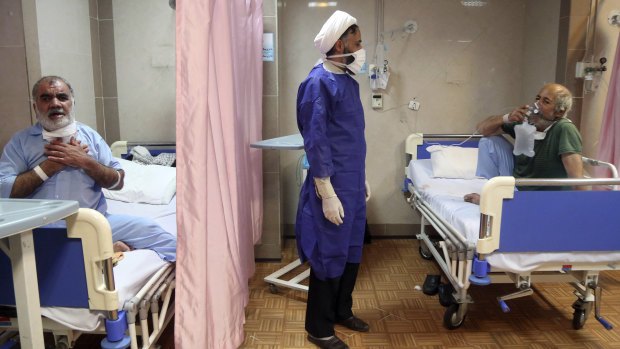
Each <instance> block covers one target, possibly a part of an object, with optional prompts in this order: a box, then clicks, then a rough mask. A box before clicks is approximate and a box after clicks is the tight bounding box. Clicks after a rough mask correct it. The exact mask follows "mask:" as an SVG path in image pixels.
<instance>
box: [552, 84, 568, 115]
mask: <svg viewBox="0 0 620 349" xmlns="http://www.w3.org/2000/svg"><path fill="white" fill-rule="evenodd" d="M572 107H573V96H572V95H571V93H570V91H569V90H568V89H566V88H564V89H563V90H562V91H559V92H558V93H557V94H556V95H555V110H554V112H559V111H560V110H564V114H563V115H562V117H566V114H568V112H569V111H570V110H571V108H572Z"/></svg>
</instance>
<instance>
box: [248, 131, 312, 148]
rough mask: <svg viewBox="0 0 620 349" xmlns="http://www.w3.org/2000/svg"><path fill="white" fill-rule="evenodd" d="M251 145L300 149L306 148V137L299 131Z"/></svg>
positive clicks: (251, 145)
mask: <svg viewBox="0 0 620 349" xmlns="http://www.w3.org/2000/svg"><path fill="white" fill-rule="evenodd" d="M250 147H252V148H260V149H278V150H300V149H303V148H304V139H303V138H302V137H301V134H299V133H297V134H294V135H288V136H283V137H277V138H270V139H265V140H263V141H259V142H254V143H252V144H250Z"/></svg>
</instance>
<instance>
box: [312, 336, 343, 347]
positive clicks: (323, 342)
mask: <svg viewBox="0 0 620 349" xmlns="http://www.w3.org/2000/svg"><path fill="white" fill-rule="evenodd" d="M308 341H310V343H314V344H316V345H317V346H318V347H319V348H324V349H349V346H348V345H346V344H345V343H344V342H343V341H342V340H340V338H338V337H336V336H331V337H329V338H327V339H322V338H315V337H312V336H311V335H308Z"/></svg>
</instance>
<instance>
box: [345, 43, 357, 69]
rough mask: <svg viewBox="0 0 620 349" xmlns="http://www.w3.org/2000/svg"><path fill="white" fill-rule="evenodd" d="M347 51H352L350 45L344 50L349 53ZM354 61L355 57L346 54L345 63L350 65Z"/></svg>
mask: <svg viewBox="0 0 620 349" xmlns="http://www.w3.org/2000/svg"><path fill="white" fill-rule="evenodd" d="M347 53H352V52H351V51H350V50H349V48H348V47H346V46H345V47H344V51H343V52H342V54H347ZM353 61H355V57H353V56H346V57H344V64H346V65H349V64H351V63H353Z"/></svg>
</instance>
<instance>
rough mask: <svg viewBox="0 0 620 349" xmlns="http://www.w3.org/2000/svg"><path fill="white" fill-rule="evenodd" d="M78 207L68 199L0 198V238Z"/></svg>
mask: <svg viewBox="0 0 620 349" xmlns="http://www.w3.org/2000/svg"><path fill="white" fill-rule="evenodd" d="M79 208H80V206H79V204H78V202H77V201H70V200H37V199H0V238H4V237H8V236H11V235H15V234H18V233H21V232H23V231H26V230H30V229H33V228H36V227H40V226H42V225H46V224H50V223H53V222H55V221H57V220H59V219H63V218H65V217H67V216H69V215H71V214H73V213H75V212H77V211H78V209H79Z"/></svg>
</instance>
